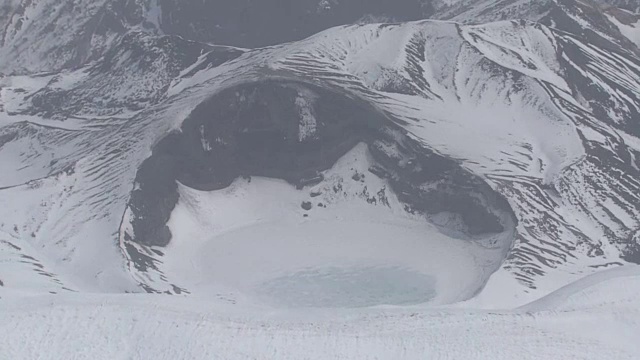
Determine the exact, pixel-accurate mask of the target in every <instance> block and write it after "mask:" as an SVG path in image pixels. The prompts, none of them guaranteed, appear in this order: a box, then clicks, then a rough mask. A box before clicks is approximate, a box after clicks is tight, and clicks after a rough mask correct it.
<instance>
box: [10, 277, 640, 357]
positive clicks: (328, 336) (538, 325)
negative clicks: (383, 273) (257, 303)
mask: <svg viewBox="0 0 640 360" xmlns="http://www.w3.org/2000/svg"><path fill="white" fill-rule="evenodd" d="M638 296H640V268H638V267H625V268H617V269H613V270H607V271H604V272H601V273H598V274H596V275H594V276H591V277H588V278H585V279H583V280H581V281H579V282H577V283H575V284H572V285H570V286H568V287H566V288H563V289H561V290H559V291H557V292H555V293H553V294H550V295H549V296H547V297H546V298H544V299H542V300H540V301H538V302H535V303H532V304H529V305H528V306H526V307H524V308H520V309H510V310H509V309H506V310H494V311H486V310H474V309H467V308H425V307H378V308H369V309H366V310H354V309H350V310H335V309H333V310H331V311H327V310H309V309H305V310H300V311H291V310H289V311H279V310H274V311H270V312H265V311H262V310H256V309H250V308H244V307H240V308H239V307H238V306H233V305H223V304H219V303H215V302H211V301H206V300H200V299H195V298H193V297H167V296H158V295H133V294H129V295H108V296H105V295H94V294H87V293H83V294H66V295H58V296H24V295H21V294H16V293H13V292H11V291H7V290H3V288H2V287H0V333H1V334H2V336H1V337H0V358H2V359H109V360H111V359H211V358H222V359H425V358H428V359H432V358H433V359H492V360H497V359H509V360H511V359H637V355H638V352H639V351H640V345H639V343H638V341H637V335H638V333H640V306H639V304H638V301H637V299H638Z"/></svg>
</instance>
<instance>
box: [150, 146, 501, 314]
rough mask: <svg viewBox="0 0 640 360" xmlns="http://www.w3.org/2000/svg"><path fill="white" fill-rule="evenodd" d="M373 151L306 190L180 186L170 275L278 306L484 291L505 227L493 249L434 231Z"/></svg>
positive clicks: (167, 267)
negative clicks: (375, 167)
mask: <svg viewBox="0 0 640 360" xmlns="http://www.w3.org/2000/svg"><path fill="white" fill-rule="evenodd" d="M370 157H371V155H370V154H369V152H368V150H367V147H366V145H365V144H360V145H358V146H356V148H354V149H353V150H352V151H350V152H349V153H348V154H347V155H345V156H344V157H343V158H341V159H340V160H339V161H338V162H337V164H336V165H335V166H333V167H332V168H331V169H330V170H328V171H326V172H325V174H324V176H325V181H323V182H322V183H320V184H318V185H316V186H314V187H311V188H309V189H305V191H299V190H297V189H296V188H295V187H294V186H292V185H290V184H288V183H286V182H284V181H282V180H275V179H267V178H260V177H253V178H252V179H251V180H247V179H238V180H237V181H236V182H235V183H233V184H232V185H231V186H230V187H228V188H226V189H223V190H219V191H214V192H201V191H196V190H193V189H190V188H187V187H185V186H181V187H180V200H179V202H178V205H177V207H176V209H175V210H174V211H173V213H172V216H171V219H170V220H169V223H168V225H169V228H170V229H171V233H172V235H173V238H172V241H171V243H170V244H169V246H167V247H166V248H164V249H158V250H159V251H162V252H163V253H164V255H163V256H162V258H161V261H162V262H163V270H164V273H165V275H166V276H167V277H168V281H169V282H171V283H174V284H180V286H181V287H184V288H186V289H188V290H189V291H190V292H191V293H192V295H194V296H198V297H204V298H210V299H212V298H219V299H222V300H224V301H227V302H231V303H245V302H247V303H251V304H259V305H261V306H271V307H281V308H297V307H315V308H318V307H319V308H322V307H330V308H349V307H367V306H375V305H413V304H420V303H429V304H431V305H436V304H448V303H454V302H458V301H461V300H467V299H469V298H471V297H472V296H473V295H475V294H476V293H477V292H479V291H480V290H481V289H482V287H483V285H484V283H485V282H486V280H487V279H488V277H489V276H490V275H491V273H493V272H494V271H495V270H496V269H497V268H498V267H499V265H500V263H501V262H502V260H503V259H504V257H505V255H506V251H507V250H508V249H509V247H510V246H511V242H512V239H511V238H510V236H511V234H508V233H507V234H503V235H502V239H500V241H498V242H497V245H494V246H492V247H489V246H487V245H483V243H482V241H480V240H478V241H473V240H468V239H456V238H454V237H451V236H448V235H446V234H443V233H441V232H440V231H439V230H438V229H437V228H436V227H435V226H434V225H432V224H430V223H429V222H427V221H426V219H424V218H420V217H419V216H416V215H411V214H409V213H407V212H406V211H405V210H404V209H403V207H402V204H401V203H400V202H399V201H398V200H397V198H396V197H395V195H394V194H393V193H392V192H391V191H389V190H388V189H389V188H390V187H389V186H388V185H387V184H386V181H383V180H381V179H379V178H377V177H376V176H374V175H373V174H371V173H369V172H368V171H367V169H368V167H369V165H370ZM355 174H359V175H360V176H362V177H363V179H361V180H354V179H353V178H352V175H355ZM338 188H339V189H340V190H339V191H335V190H334V189H338ZM310 193H313V194H317V196H314V197H311V196H310V195H309V194H310ZM381 194H384V195H381ZM371 199H376V204H375V205H374V204H372V203H370V202H368V201H367V200H369V201H371ZM383 201H386V204H384V203H382V202H383ZM303 202H308V204H309V205H310V206H312V209H311V210H308V211H307V210H304V209H303V208H302V207H301V204H302V203H303Z"/></svg>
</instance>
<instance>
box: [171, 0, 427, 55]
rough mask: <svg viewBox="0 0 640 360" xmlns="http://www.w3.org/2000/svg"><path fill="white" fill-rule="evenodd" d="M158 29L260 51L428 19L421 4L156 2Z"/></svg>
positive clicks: (399, 0) (416, 0)
mask: <svg viewBox="0 0 640 360" xmlns="http://www.w3.org/2000/svg"><path fill="white" fill-rule="evenodd" d="M159 6H160V7H161V8H162V29H163V30H164V31H165V32H167V33H171V34H179V35H182V36H185V37H187V38H192V39H197V40H200V41H208V42H214V43H216V44H221V45H234V46H241V47H262V46H268V45H274V44H279V43H282V42H287V41H293V40H300V39H303V38H305V37H307V36H310V35H312V34H315V33H317V32H318V31H321V30H324V29H327V28H330V27H332V26H337V25H343V24H349V23H353V22H356V21H358V20H362V21H372V20H378V21H381V20H382V21H406V20H419V19H423V18H426V17H429V15H431V13H432V8H431V5H430V2H429V1H424V0H393V1H389V0H373V1H372V0H348V1H345V0H322V1H321V0H286V1H281V0H262V1H250V0H240V1H238V0H222V1H220V0H218V1H198V2H196V1H192V2H190V3H189V4H188V5H186V4H185V3H184V1H181V0H160V1H159Z"/></svg>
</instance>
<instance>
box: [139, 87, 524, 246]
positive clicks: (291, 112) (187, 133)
mask: <svg viewBox="0 0 640 360" xmlns="http://www.w3.org/2000/svg"><path fill="white" fill-rule="evenodd" d="M397 139H402V140H401V141H399V142H398V141H397ZM360 142H365V143H367V144H369V148H370V150H371V151H372V154H373V156H374V159H375V160H376V161H377V162H378V164H377V165H376V167H378V168H380V169H381V172H384V173H385V174H387V177H389V180H390V182H391V185H392V188H393V190H394V191H395V192H396V193H398V194H399V197H400V199H401V200H402V201H403V202H405V203H406V207H407V210H408V211H411V212H414V213H415V212H417V213H424V214H426V215H430V214H431V215H433V214H443V213H444V214H447V215H446V216H447V217H448V218H450V221H447V222H446V223H447V224H456V226H455V229H448V230H454V231H455V232H456V233H457V234H466V236H474V235H480V234H485V233H499V232H502V231H504V230H505V226H509V227H512V226H515V217H514V216H513V213H512V212H511V209H510V207H509V206H508V204H507V203H506V201H505V200H504V199H502V198H501V197H500V196H499V195H498V194H496V193H495V192H493V191H492V190H491V189H490V188H489V186H488V185H486V184H485V183H484V182H483V181H482V180H480V178H478V177H475V176H473V175H472V174H470V173H468V172H467V171H465V170H463V169H462V168H461V167H460V166H459V165H458V164H457V163H456V162H454V161H453V160H449V159H445V158H443V157H441V156H438V155H436V154H433V153H431V152H430V151H428V150H427V149H425V148H424V147H422V146H420V145H418V144H417V143H415V142H414V141H412V140H410V139H409V138H408V137H407V136H406V135H405V134H404V133H403V132H402V131H401V130H400V129H398V128H397V127H396V126H395V124H394V123H393V122H392V121H390V120H389V119H387V118H385V117H384V116H383V115H381V114H380V113H378V112H377V111H375V110H374V109H373V108H371V107H370V106H368V105H366V104H365V103H363V102H361V101H359V100H355V99H351V98H349V97H347V96H344V95H342V94H340V93H337V92H332V91H329V90H326V89H323V88H319V87H315V86H313V85H309V84H303V83H294V82H283V81H263V82H257V83H251V84H246V85H242V86H238V87H235V88H231V89H227V90H224V91H222V92H221V93H219V94H218V95H216V96H214V97H213V98H211V99H210V100H208V101H206V102H204V103H202V104H201V105H200V106H198V107H197V108H196V109H195V110H194V111H193V112H192V113H191V115H190V116H189V117H188V118H187V119H186V120H185V122H184V123H183V125H182V128H181V131H180V132H176V133H172V134H170V135H168V136H167V137H165V138H164V139H162V140H161V141H160V142H159V143H158V144H157V145H156V147H155V148H154V150H153V155H152V156H151V157H150V158H149V159H147V160H146V161H145V162H144V163H143V164H142V166H141V167H140V168H139V171H138V174H137V178H136V182H137V186H136V189H135V190H134V191H133V193H132V196H131V201H130V209H131V211H132V213H133V215H134V220H133V222H132V225H133V233H134V236H133V240H134V241H136V242H138V243H140V244H144V245H158V246H165V245H167V244H168V242H169V241H170V239H171V234H170V232H169V229H168V227H167V226H166V223H167V221H168V220H169V217H170V215H171V211H172V210H173V208H174V207H175V205H176V203H177V201H178V197H179V196H178V186H177V182H180V183H182V184H184V185H186V186H188V187H191V188H194V189H198V190H204V191H211V190H217V189H222V188H225V187H227V186H229V185H230V184H231V183H232V182H233V181H234V180H235V179H236V178H238V177H240V176H266V177H272V178H280V179H284V180H286V181H288V182H289V183H291V184H293V185H296V186H298V187H299V188H301V187H303V186H306V185H308V184H311V183H314V182H318V181H322V175H321V174H320V172H322V171H324V170H326V169H328V168H330V167H331V166H333V164H335V162H336V161H337V160H338V159H339V158H340V157H342V156H343V155H344V154H346V153H347V152H348V151H349V150H351V149H352V148H353V147H354V146H355V145H357V144H358V143H360ZM383 145H384V146H383ZM388 149H393V150H392V151H389V150H388ZM364 176H365V175H364V174H360V175H359V177H364ZM383 195H384V194H382V195H380V198H381V201H382V199H386V197H385V196H383ZM382 202H383V203H384V201H382ZM311 206H312V205H311V203H308V204H302V208H303V209H305V210H310V209H311ZM505 214H507V215H505ZM506 218H511V219H513V221H508V224H505V223H504V219H506Z"/></svg>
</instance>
